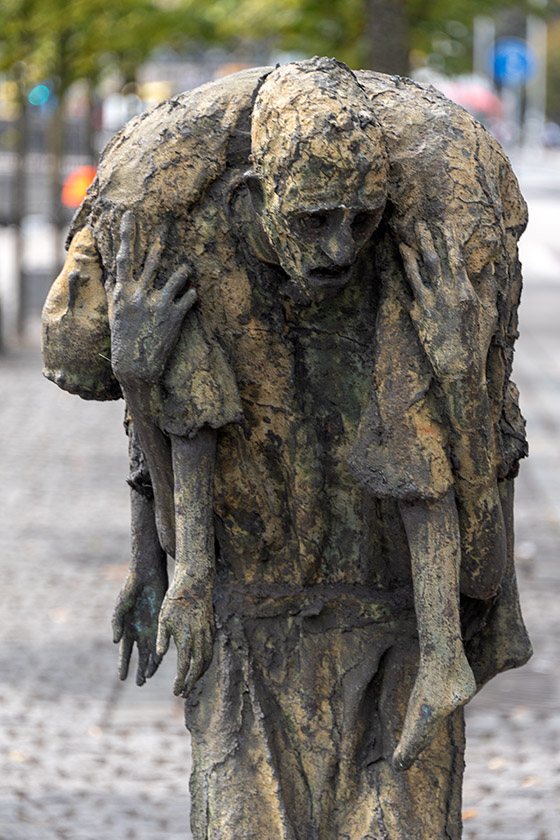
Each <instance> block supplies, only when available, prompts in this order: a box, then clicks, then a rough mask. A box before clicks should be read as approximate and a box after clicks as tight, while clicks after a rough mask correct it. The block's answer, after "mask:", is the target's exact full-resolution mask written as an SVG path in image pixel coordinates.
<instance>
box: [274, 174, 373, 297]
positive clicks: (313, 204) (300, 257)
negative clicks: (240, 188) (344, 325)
mask: <svg viewBox="0 0 560 840" xmlns="http://www.w3.org/2000/svg"><path fill="white" fill-rule="evenodd" d="M370 186H373V187H374V188H373V189H368V190H364V189H359V190H358V189H356V184H355V181H354V179H352V182H350V181H347V182H342V181H341V180H340V179H337V183H336V185H335V184H334V183H333V185H332V187H333V188H332V189H329V190H328V193H325V192H324V191H322V194H317V195H313V194H312V191H311V190H310V189H309V187H308V188H307V189H305V190H301V191H299V192H298V191H297V190H293V189H292V190H290V191H289V193H288V194H285V195H284V197H283V198H281V200H280V202H278V201H277V200H276V201H275V202H274V205H273V207H272V208H271V207H270V206H269V205H268V204H267V203H266V199H265V205H267V206H266V209H265V215H264V222H265V227H266V229H267V232H268V235H269V238H270V242H271V245H272V246H273V248H274V250H275V252H276V254H277V255H278V261H279V263H280V265H281V266H282V268H283V269H284V271H285V272H286V273H287V274H288V276H289V277H290V279H291V280H292V283H293V284H294V288H296V289H297V290H298V291H299V293H300V296H301V297H302V298H303V299H309V300H315V299H318V298H321V297H324V296H329V295H332V294H335V293H336V292H337V291H338V290H340V289H342V288H344V287H345V286H346V285H347V284H348V283H349V282H350V280H351V279H352V278H353V277H354V275H355V273H356V266H357V260H358V256H359V254H360V252H361V251H362V250H363V248H364V247H365V246H366V245H367V243H368V242H369V240H370V239H371V236H372V234H373V233H374V231H375V230H376V228H377V227H378V225H379V223H380V221H381V217H382V215H383V211H384V209H385V201H386V193H385V184H384V183H377V182H376V183H375V184H373V185H371V184H370ZM302 193H303V195H302ZM265 195H266V193H265ZM288 291H289V290H288Z"/></svg>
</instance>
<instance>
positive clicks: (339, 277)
mask: <svg viewBox="0 0 560 840" xmlns="http://www.w3.org/2000/svg"><path fill="white" fill-rule="evenodd" d="M351 269H352V266H351V265H332V266H325V267H320V268H312V269H311V271H310V272H309V275H308V278H307V279H308V283H309V285H310V286H312V287H313V288H316V289H319V288H321V289H324V288H331V289H332V288H338V287H339V286H343V285H344V284H345V283H347V282H348V279H349V276H350V271H351Z"/></svg>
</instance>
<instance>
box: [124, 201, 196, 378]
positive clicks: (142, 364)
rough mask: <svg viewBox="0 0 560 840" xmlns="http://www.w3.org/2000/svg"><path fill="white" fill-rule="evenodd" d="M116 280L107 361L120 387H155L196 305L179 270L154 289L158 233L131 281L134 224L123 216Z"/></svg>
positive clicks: (161, 235) (158, 258)
mask: <svg viewBox="0 0 560 840" xmlns="http://www.w3.org/2000/svg"><path fill="white" fill-rule="evenodd" d="M120 233H121V246H120V249H119V253H118V256H117V279H116V283H115V287H114V290H113V297H112V300H111V301H110V302H109V303H110V306H109V318H110V322H111V361H112V365H113V370H114V372H115V376H116V377H117V379H118V380H119V382H120V383H121V385H137V384H153V383H155V382H157V381H158V379H159V377H160V376H161V374H162V372H163V369H164V367H165V365H166V362H167V360H168V358H169V355H170V354H171V351H172V349H173V346H174V344H175V342H176V341H177V338H178V336H179V332H180V329H181V325H182V323H183V320H184V318H185V315H186V313H187V312H188V310H189V309H190V308H191V307H192V306H193V304H194V303H195V302H196V300H197V293H196V291H195V290H194V289H192V288H188V283H189V270H188V268H187V266H182V267H181V268H179V269H178V270H177V271H175V273H174V274H172V275H171V277H170V278H169V279H167V280H166V281H165V283H164V285H163V287H162V288H159V285H160V284H159V283H156V280H157V278H158V274H159V270H160V262H161V255H162V252H163V248H164V231H163V230H161V229H160V230H159V231H158V233H157V235H156V238H155V241H154V243H153V244H152V247H151V248H150V251H149V253H148V256H147V258H146V262H145V264H144V268H143V269H142V271H141V273H140V276H139V277H136V278H135V277H134V244H135V239H136V222H135V220H134V215H133V213H132V212H131V211H127V212H126V213H125V214H124V216H123V219H122V223H121V231H120Z"/></svg>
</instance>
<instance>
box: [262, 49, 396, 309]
mask: <svg viewBox="0 0 560 840" xmlns="http://www.w3.org/2000/svg"><path fill="white" fill-rule="evenodd" d="M251 139H252V159H253V165H254V168H253V170H252V172H251V173H248V177H247V185H248V187H249V189H250V192H251V198H252V201H253V206H254V208H255V210H256V212H257V213H258V215H259V216H260V218H261V220H262V224H263V227H264V230H265V232H266V234H267V237H268V239H269V241H270V244H271V245H272V248H273V249H274V251H275V253H276V255H277V258H278V261H279V263H280V265H281V266H282V268H283V269H284V271H285V272H286V273H287V274H288V275H289V277H290V278H291V280H292V282H293V284H294V288H297V289H298V290H299V293H300V296H302V297H303V298H304V299H314V298H316V297H318V296H320V295H321V294H324V293H330V294H332V293H333V291H336V290H337V289H340V288H342V287H344V286H345V285H346V284H347V283H348V282H349V280H350V279H351V278H352V276H353V269H354V267H355V266H356V261H357V257H358V255H359V253H360V251H361V250H362V249H363V248H364V246H365V245H366V244H367V242H368V241H369V239H370V238H371V235H372V233H373V232H374V230H375V229H376V228H377V226H378V224H379V222H380V220H381V216H382V214H383V210H384V207H385V201H386V195H387V156H386V149H385V142H384V138H383V136H382V134H381V131H380V129H379V126H378V124H377V122H376V120H375V117H374V115H373V113H372V110H371V103H370V101H369V99H368V98H367V96H366V94H365V93H364V91H363V89H362V88H361V86H360V85H359V83H358V81H357V79H356V77H355V76H354V74H353V73H352V71H351V70H349V69H348V68H347V67H346V66H345V65H343V64H340V63H339V62H337V61H335V60H334V59H332V60H329V59H316V58H315V59H311V60H310V61H303V62H298V63H295V64H289V65H287V66H285V67H281V68H279V69H277V70H275V71H274V72H273V73H271V74H270V75H269V76H268V77H267V78H266V80H265V81H264V83H263V85H262V86H261V88H260V90H259V92H258V95H257V97H256V100H255V105H254V108H253V116H252V131H251Z"/></svg>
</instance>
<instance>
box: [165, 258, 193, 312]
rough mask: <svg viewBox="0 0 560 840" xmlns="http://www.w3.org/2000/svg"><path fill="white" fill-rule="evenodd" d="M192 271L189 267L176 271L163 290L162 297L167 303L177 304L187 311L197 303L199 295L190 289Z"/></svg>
mask: <svg viewBox="0 0 560 840" xmlns="http://www.w3.org/2000/svg"><path fill="white" fill-rule="evenodd" d="M190 277H191V271H190V269H189V267H188V266H186V265H182V266H181V267H180V268H178V269H177V271H174V272H173V274H172V275H171V277H170V278H169V280H168V281H167V282H166V284H165V286H164V287H163V289H162V296H163V299H164V300H165V303H166V304H168V303H171V302H175V303H177V304H180V305H181V306H182V307H186V308H185V312H186V311H187V309H190V308H191V306H192V305H193V304H194V303H196V301H197V300H198V295H197V293H196V290H195V289H189V288H188V286H189V281H190Z"/></svg>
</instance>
